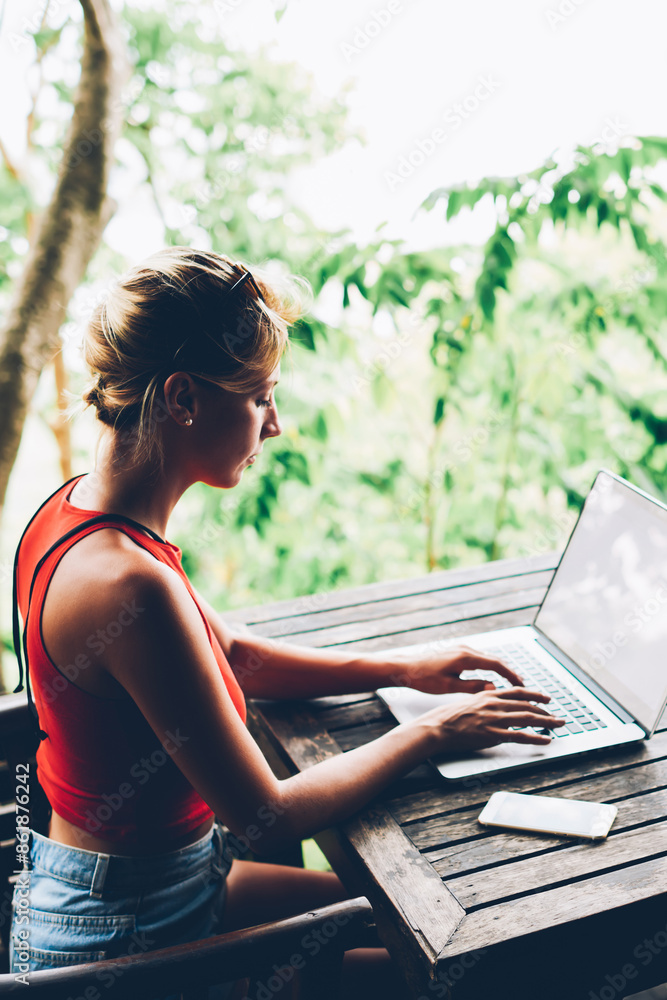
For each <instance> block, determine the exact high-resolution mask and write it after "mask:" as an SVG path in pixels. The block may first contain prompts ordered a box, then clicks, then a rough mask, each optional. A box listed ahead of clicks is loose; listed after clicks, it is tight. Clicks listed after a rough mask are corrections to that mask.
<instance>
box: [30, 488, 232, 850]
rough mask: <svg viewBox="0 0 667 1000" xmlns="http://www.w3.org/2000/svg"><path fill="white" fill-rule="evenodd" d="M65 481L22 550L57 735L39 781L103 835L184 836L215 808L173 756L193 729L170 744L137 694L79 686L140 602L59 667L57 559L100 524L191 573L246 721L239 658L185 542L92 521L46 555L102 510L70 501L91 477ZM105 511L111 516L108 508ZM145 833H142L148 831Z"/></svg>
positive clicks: (130, 842) (39, 694) (73, 819)
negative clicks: (221, 633) (51, 629)
mask: <svg viewBox="0 0 667 1000" xmlns="http://www.w3.org/2000/svg"><path fill="white" fill-rule="evenodd" d="M81 478H82V477H81V476H77V477H76V478H75V479H73V480H70V481H69V482H68V483H65V484H64V486H62V487H61V488H60V489H59V490H57V491H56V492H55V493H54V494H53V496H51V497H50V498H49V499H48V500H47V501H46V503H45V504H44V505H43V506H42V507H41V508H40V510H39V511H38V512H37V514H36V515H35V517H34V518H33V520H32V522H31V523H30V524H29V526H28V528H27V529H26V532H25V534H24V536H23V539H22V541H21V546H20V551H19V557H18V570H17V572H18V580H17V583H18V587H17V597H18V604H19V609H20V611H21V615H22V617H23V620H24V622H25V620H26V615H27V614H28V605H29V611H30V614H29V617H28V625H27V630H26V635H25V642H26V646H25V648H26V651H27V656H28V662H29V664H30V680H31V685H32V691H33V697H34V702H35V706H36V708H37V712H38V716H39V723H40V726H41V728H42V729H43V730H45V731H46V733H47V734H48V738H47V739H43V740H42V742H41V743H40V745H39V747H38V749H37V768H38V775H39V782H40V785H41V786H42V788H43V789H44V792H45V794H46V797H47V798H48V800H49V802H50V804H51V806H52V807H53V809H54V810H55V811H56V812H57V813H58V814H59V815H60V816H62V817H64V819H66V820H68V821H69V822H70V823H72V824H73V825H74V826H78V827H80V828H82V829H84V830H87V831H88V832H89V833H91V834H93V835H94V836H97V837H103V838H105V839H107V840H111V841H114V842H116V843H118V845H119V851H118V853H121V854H122V853H123V851H122V848H123V847H132V846H134V845H135V843H136V842H137V841H138V839H139V836H140V837H141V839H142V840H144V839H145V838H149V839H150V837H151V835H156V836H159V839H160V841H164V837H165V833H166V834H167V835H168V836H169V837H171V838H172V839H173V840H174V842H175V841H176V840H177V839H178V838H179V837H181V836H184V835H185V834H187V833H189V832H190V831H192V830H194V829H195V828H196V827H197V826H199V825H200V824H201V823H203V822H204V821H205V820H206V819H208V818H210V817H211V816H213V812H212V810H211V809H210V807H209V806H208V805H207V804H206V802H205V801H204V800H203V799H202V798H201V796H200V795H199V794H198V793H197V792H196V791H195V789H194V788H193V787H192V785H190V783H189V782H188V780H187V779H186V777H185V776H184V775H183V773H182V772H181V771H180V770H179V768H178V767H177V766H176V764H175V763H174V761H173V760H172V754H174V753H175V752H176V751H177V750H178V747H179V746H180V745H182V742H184V739H185V738H187V737H186V734H183V733H180V732H179V731H178V730H176V731H175V732H174V733H171V734H169V736H168V739H167V740H165V742H164V745H163V744H161V743H160V741H159V740H158V738H157V737H156V735H155V733H154V732H153V730H152V729H151V727H150V726H149V724H148V722H147V721H146V719H145V717H144V716H143V715H142V713H141V711H140V710H139V708H138V707H137V705H136V704H135V702H134V701H133V700H132V698H131V697H130V696H129V695H128V696H127V697H126V698H122V699H121V698H106V697H100V696H98V695H94V694H91V693H90V692H88V691H86V690H84V689H83V688H82V687H79V686H78V685H77V683H76V678H77V676H78V675H79V674H80V673H81V671H82V670H85V668H86V666H89V665H90V664H91V663H94V662H95V658H96V657H97V656H99V655H100V654H101V653H102V652H103V650H104V648H105V641H108V638H109V637H110V638H113V633H114V631H115V634H119V631H118V630H120V629H121V628H123V627H124V626H125V625H127V624H129V623H130V622H131V621H132V620H133V616H134V617H136V614H137V612H136V609H135V608H133V606H132V605H131V603H129V602H125V604H124V605H123V604H122V603H121V605H120V607H119V615H118V621H117V622H111V623H110V624H109V626H108V627H107V628H106V629H105V630H104V631H105V633H106V637H107V638H106V640H105V636H101V637H100V636H99V635H98V634H97V633H96V634H93V635H91V636H89V637H88V639H87V640H86V643H85V649H82V651H81V652H80V653H79V654H77V657H76V658H75V661H74V663H70V664H62V665H60V667H57V666H56V665H55V664H54V663H53V661H52V660H51V659H50V657H49V654H48V653H47V651H46V648H45V646H44V641H43V639H42V628H41V619H42V609H43V605H44V599H45V597H46V593H47V590H48V587H49V584H50V582H51V577H52V575H53V573H54V571H55V569H56V566H57V565H58V563H59V562H60V560H61V559H62V557H63V555H64V554H65V552H66V551H67V550H68V549H69V548H71V546H72V545H74V544H75V543H76V542H77V541H78V540H79V539H80V538H83V537H84V536H85V535H87V534H90V532H92V531H97V530H99V529H100V528H109V527H111V528H116V529H117V530H119V531H123V532H124V533H125V534H127V535H129V536H130V538H132V539H133V540H134V542H135V543H136V544H137V545H140V546H141V547H142V548H144V549H146V551H148V552H150V553H151V555H153V556H154V557H155V558H156V559H159V560H160V562H163V563H165V564H166V565H167V566H170V567H171V568H172V569H173V570H174V572H175V573H178V575H179V576H180V577H181V579H182V580H183V582H184V583H185V585H186V587H187V588H188V591H189V592H190V594H191V596H192V599H193V601H194V602H195V604H196V605H197V608H198V610H199V613H200V614H201V617H202V620H203V622H204V627H205V628H206V632H207V635H208V638H209V641H210V643H211V647H212V649H213V654H214V656H215V658H216V661H217V663H218V666H219V667H220V673H221V674H222V677H223V680H224V682H225V685H226V687H227V690H228V692H229V695H230V697H231V699H232V701H233V703H234V706H235V707H236V710H237V711H238V713H239V715H240V716H241V718H242V719H243V721H244V722H245V718H246V712H245V701H244V698H243V693H242V691H241V688H240V687H239V685H238V682H237V680H236V678H235V677H234V674H233V672H232V669H231V667H230V666H229V663H228V661H227V659H226V657H225V654H224V652H223V650H222V647H221V646H220V643H219V642H218V640H217V638H216V637H215V635H214V634H213V632H212V631H211V628H210V625H209V623H208V621H207V619H206V616H205V614H204V612H203V611H202V609H201V607H200V606H199V603H198V602H197V598H196V597H195V594H194V592H193V590H192V587H191V585H190V582H189V580H188V578H187V576H186V575H185V571H184V570H183V567H182V565H181V550H180V549H179V548H178V547H177V546H176V545H172V544H171V543H170V542H165V541H157V540H155V539H153V538H152V537H149V536H148V535H146V534H145V533H144V532H143V531H142V530H140V529H139V528H138V527H137V528H135V527H133V526H132V524H126V523H119V522H114V521H109V522H107V523H105V522H104V521H101V522H98V523H96V524H94V525H90V526H87V527H84V528H82V530H81V532H77V533H76V534H75V535H74V537H71V538H68V539H67V540H66V541H64V542H63V543H62V544H60V545H58V546H57V548H56V549H55V550H54V551H53V552H52V553H51V554H50V555H49V556H47V558H46V559H45V560H44V562H43V564H42V565H41V566H40V567H39V569H38V571H37V575H36V578H35V581H34V586H33V590H32V594H30V586H31V582H32V580H33V574H34V573H35V569H36V567H37V565H38V563H39V562H40V560H41V559H42V558H43V556H44V554H45V553H46V552H47V551H48V550H49V548H50V547H51V546H52V545H53V544H54V542H56V541H57V540H58V539H59V538H60V537H61V535H64V534H65V533H66V532H68V531H70V530H71V529H73V528H76V527H77V525H79V524H82V522H84V521H87V520H89V519H90V518H91V517H94V516H95V515H100V512H99V511H90V510H82V509H81V508H79V507H74V506H73V505H72V504H71V503H70V501H69V499H68V498H69V494H70V493H71V492H72V490H73V489H74V486H75V485H76V483H77V482H78V481H79V479H81ZM102 516H103V515H102ZM138 835H139V836H138Z"/></svg>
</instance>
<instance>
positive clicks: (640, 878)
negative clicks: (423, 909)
mask: <svg viewBox="0 0 667 1000" xmlns="http://www.w3.org/2000/svg"><path fill="white" fill-rule="evenodd" d="M665 885H667V857H664V856H663V857H657V858H650V859H647V860H645V861H640V862H639V863H637V864H633V865H626V866H623V867H620V868H618V869H616V870H613V871H607V872H605V873H603V874H595V875H592V876H591V877H589V878H584V879H582V880H581V881H579V882H576V883H573V884H568V885H564V886H557V887H554V888H552V889H544V890H543V891H542V892H540V893H535V894H534V895H530V896H529V895H525V896H520V897H514V898H512V899H506V900H503V901H502V902H499V903H496V904H495V905H494V906H488V907H485V908H483V909H479V910H477V911H476V912H473V913H468V915H467V916H466V919H465V920H464V921H462V923H461V924H459V927H458V928H457V930H456V932H455V933H454V935H453V937H452V939H451V940H450V941H449V942H448V943H447V944H446V945H445V947H444V948H443V950H442V952H441V954H440V959H439V960H440V961H442V960H444V959H446V958H448V957H449V958H451V957H454V956H456V955H461V954H465V953H467V952H470V951H472V950H475V949H477V948H488V947H490V946H493V945H496V944H498V943H500V942H503V941H509V940H511V939H513V938H518V937H524V936H526V935H531V934H534V933H537V932H540V931H547V930H549V929H551V928H552V927H556V926H558V925H559V924H565V923H570V922H576V921H577V920H580V919H583V918H585V917H588V916H593V915H595V914H602V913H605V912H607V911H608V910H613V909H615V908H617V907H618V908H622V907H626V906H627V905H628V904H630V903H632V902H635V901H640V900H647V899H651V898H652V897H656V896H658V897H663V896H664V892H665ZM666 922H667V918H666ZM662 929H664V924H663V928H662ZM628 934H630V930H628Z"/></svg>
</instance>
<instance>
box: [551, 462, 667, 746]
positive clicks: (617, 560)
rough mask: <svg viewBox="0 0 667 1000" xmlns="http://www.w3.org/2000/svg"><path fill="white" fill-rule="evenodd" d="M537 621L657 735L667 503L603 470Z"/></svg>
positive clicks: (664, 652)
mask: <svg viewBox="0 0 667 1000" xmlns="http://www.w3.org/2000/svg"><path fill="white" fill-rule="evenodd" d="M534 624H535V627H536V628H538V629H539V630H540V631H541V632H542V633H543V634H544V635H545V636H546V637H547V638H548V639H550V640H551V641H552V642H553V643H555V645H556V646H558V647H559V648H560V649H562V650H563V652H564V653H567V655H568V656H569V657H570V658H571V659H572V660H574V662H575V663H576V664H577V665H578V666H579V667H580V668H581V669H582V670H583V671H584V672H585V673H587V674H588V675H589V676H590V677H591V678H592V679H593V680H595V681H596V683H597V684H599V685H600V687H601V688H603V689H604V690H605V691H607V692H608V693H609V694H610V695H611V696H612V697H613V698H615V699H616V701H617V702H619V704H621V705H622V706H623V707H624V708H626V709H627V711H628V712H630V714H631V715H632V716H633V717H634V718H635V719H636V720H637V722H638V723H639V724H640V725H641V726H642V728H643V729H645V730H646V732H647V733H652V732H653V730H654V729H655V727H656V725H657V724H658V721H659V719H660V716H661V714H662V711H663V709H664V706H665V701H667V507H665V506H664V505H663V504H661V503H659V502H658V501H657V500H654V499H653V498H651V497H649V496H648V495H647V494H645V493H643V492H642V491H641V490H638V489H636V488H635V487H633V486H631V485H630V483H627V482H626V481H625V480H624V479H620V478H619V477H618V476H615V475H613V474H612V473H610V472H606V471H605V470H602V471H601V472H600V473H598V476H597V477H596V480H595V483H594V484H593V488H592V489H591V492H590V493H589V495H588V497H587V498H586V502H585V504H584V506H583V508H582V511H581V514H580V517H579V520H578V521H577V524H576V526H575V529H574V531H573V532H572V535H571V536H570V540H569V542H568V544H567V548H566V549H565V552H564V553H563V557H562V559H561V561H560V564H559V566H558V569H557V571H556V573H555V575H554V578H553V580H552V583H551V586H550V587H549V590H548V591H547V595H546V597H545V599H544V602H543V603H542V606H541V608H540V610H539V612H538V614H537V617H536V619H535V623H534Z"/></svg>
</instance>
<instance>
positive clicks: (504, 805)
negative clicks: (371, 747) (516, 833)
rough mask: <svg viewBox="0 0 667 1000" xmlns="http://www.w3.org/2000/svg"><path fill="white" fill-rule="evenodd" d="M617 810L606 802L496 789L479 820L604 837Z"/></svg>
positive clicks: (514, 827)
mask: <svg viewBox="0 0 667 1000" xmlns="http://www.w3.org/2000/svg"><path fill="white" fill-rule="evenodd" d="M617 812H618V809H617V808H616V806H609V805H605V804H604V803H603V802H580V801H579V800H578V799H559V798H556V797H555V796H552V795H519V794H518V792H494V793H493V795H492V796H491V798H490V799H489V801H488V802H487V804H486V805H485V806H484V808H483V809H482V811H481V813H480V814H479V817H478V819H479V822H480V823H484V824H485V825H486V826H508V827H511V828H512V829H513V830H530V831H531V832H535V833H556V834H563V835H564V836H566V837H588V838H589V839H590V840H602V838H604V837H606V836H607V834H608V833H609V830H610V829H611V825H612V823H613V822H614V820H615V819H616V814H617Z"/></svg>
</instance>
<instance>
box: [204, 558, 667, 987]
mask: <svg viewBox="0 0 667 1000" xmlns="http://www.w3.org/2000/svg"><path fill="white" fill-rule="evenodd" d="M557 559H558V557H557V554H546V555H540V556H537V557H533V558H530V559H524V560H503V561H500V562H494V563H487V564H485V565H482V566H478V567H475V568H472V569H466V570H456V571H451V572H438V573H432V574H430V575H427V576H424V577H419V578H416V579H410V580H398V581H392V582H389V583H383V584H374V585H371V586H366V587H360V588H357V589H354V590H344V591H335V592H332V593H328V594H317V595H314V596H312V597H304V598H300V599H297V600H293V601H284V602H280V603H276V604H270V605H263V606H258V607H255V608H248V609H244V610H243V611H242V612H238V611H236V612H232V613H227V614H226V615H224V617H225V618H226V619H227V620H229V621H237V622H245V623H246V624H248V625H249V627H250V628H251V631H252V632H253V633H256V634H258V635H262V636H269V637H273V638H276V639H283V640H285V641H289V642H292V643H297V644H300V645H311V646H338V647H346V646H348V645H349V646H350V648H354V649H358V650H366V651H372V650H380V649H389V648H391V647H397V646H402V645H409V644H413V643H418V642H426V641H429V640H432V639H440V638H444V637H456V636H459V635H463V634H465V633H469V632H471V631H487V630H490V629H494V628H498V627H505V626H509V625H522V624H528V623H530V622H531V621H532V618H533V615H534V613H535V610H536V609H537V607H538V605H539V603H540V601H541V600H542V597H543V594H544V592H545V589H546V587H547V585H548V583H549V580H550V579H551V576H552V573H553V570H554V568H555V566H556V563H557ZM664 722H665V720H664V719H663V725H662V727H661V729H660V731H659V732H658V733H656V735H655V736H654V737H653V738H652V739H651V740H649V741H648V742H647V743H645V744H641V745H639V746H635V747H634V748H631V749H620V750H614V751H610V752H605V753H599V754H595V755H593V754H590V755H587V756H586V757H583V758H579V759H578V760H577V761H576V762H570V763H569V764H568V763H563V762H556V763H554V765H553V766H550V767H547V768H544V769H541V770H530V771H521V772H515V774H514V775H511V776H507V775H505V776H499V777H497V778H495V779H494V778H488V777H483V778H475V779H467V780H466V781H465V782H463V783H457V784H450V783H447V782H445V781H444V779H442V778H441V777H440V775H439V774H438V773H437V772H436V771H435V769H434V768H433V767H432V766H431V765H430V764H428V763H425V764H423V765H421V766H420V767H419V768H417V769H415V770H414V771H413V772H411V773H410V774H409V775H406V776H405V777H404V778H403V779H401V780H400V781H398V782H396V783H395V784H393V785H392V786H391V787H390V788H388V789H387V790H386V792H385V793H384V794H383V795H382V796H380V797H379V798H378V799H376V800H374V801H373V803H372V804H371V805H370V806H369V807H368V808H366V809H364V810H363V811H362V812H361V813H359V814H358V815H356V816H355V817H354V818H352V819H351V820H349V821H347V822H345V823H343V824H341V825H340V826H339V827H337V828H335V829H332V830H328V831H325V832H324V833H323V834H321V835H320V836H319V837H318V838H317V840H318V843H319V844H320V846H321V847H322V849H323V850H324V852H325V854H326V855H327V857H328V858H329V860H330V862H331V864H332V866H333V868H334V869H335V870H336V871H337V872H338V874H339V875H340V877H341V878H342V879H343V881H344V882H345V884H346V886H347V887H348V888H349V890H350V892H351V893H352V894H354V895H365V896H367V897H368V899H369V900H370V901H371V903H372V904H373V907H374V909H375V911H376V915H377V920H378V927H379V930H380V934H381V936H382V939H383V941H384V942H385V943H386V945H387V947H388V948H389V950H390V951H391V952H392V954H393V955H394V956H395V957H396V959H397V961H398V963H399V964H400V967H401V969H402V970H404V975H405V977H406V981H407V982H408V983H409V985H410V990H411V995H413V996H414V997H423V998H434V997H447V996H450V995H451V996H453V997H455V998H461V1000H467V998H469V1000H473V998H474V1000H482V998H484V1000H486V998H489V1000H491V998H493V1000H499V998H505V997H507V998H508V1000H510V998H511V1000H524V998H525V1000H533V998H534V997H535V998H540V1000H544V998H551V997H553V998H554V1000H555V998H558V1000H579V998H581V1000H615V998H616V997H619V998H623V997H626V996H629V995H633V994H636V993H638V992H640V991H642V990H645V989H648V988H649V987H652V986H656V985H658V984H661V983H663V982H666V981H667V905H666V902H667V896H666V895H665V890H666V889H667V836H665V831H666V827H667V823H666V821H665V816H666V813H667V729H666V728H665V725H664ZM393 725H395V723H394V720H393V718H392V717H391V716H390V714H389V713H388V711H387V710H386V708H385V707H384V706H383V705H382V703H381V702H380V701H379V699H378V698H377V696H376V695H374V694H372V693H370V694H365V695H349V696H343V697H334V698H320V699H317V700H312V701H308V702H301V703H295V702H268V701H265V702H254V703H252V704H251V706H250V726H251V729H252V731H253V734H254V735H255V737H256V739H257V740H258V742H259V743H260V745H261V747H262V749H263V750H264V752H265V754H266V755H267V758H268V759H269V760H270V762H271V764H272V766H273V767H274V770H275V771H276V773H277V774H279V775H280V776H286V775H288V774H293V773H295V772H296V771H298V770H302V769H304V768H307V767H310V766H311V765H313V764H315V763H316V762H317V761H320V760H323V759H325V758H326V757H329V756H331V755H333V754H337V753H340V752H341V751H346V750H349V749H351V748H353V747H356V746H359V745H361V744H363V743H365V742H367V741H369V740H372V739H374V738H375V737H377V736H379V735H381V734H382V733H385V732H386V731H387V730H388V729H390V728H391V727H392V726H393ZM500 788H506V789H510V790H514V791H518V792H544V793H547V794H553V795H561V796H568V797H572V798H582V799H590V800H594V801H601V802H614V803H615V804H616V805H617V806H618V810H619V811H618V818H617V820H616V822H615V824H614V827H613V828H612V831H611V834H610V835H609V837H608V838H607V840H605V841H601V842H597V843H591V842H585V841H578V840H571V839H567V838H561V837H553V836H542V835H538V834H527V835H521V834H514V833H512V832H509V831H508V832H501V831H498V832H495V833H494V832H492V831H490V830H488V829H484V828H483V827H481V826H480V825H479V824H478V823H477V815H478V814H479V812H480V810H481V808H482V806H483V804H484V803H485V802H486V801H487V800H488V798H489V796H490V795H491V793H492V792H493V791H495V790H497V789H500Z"/></svg>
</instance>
